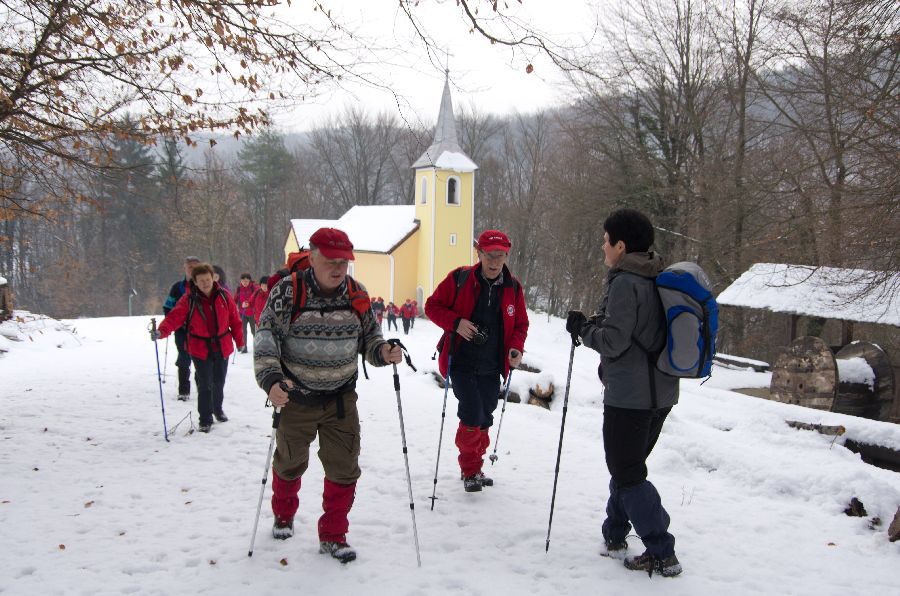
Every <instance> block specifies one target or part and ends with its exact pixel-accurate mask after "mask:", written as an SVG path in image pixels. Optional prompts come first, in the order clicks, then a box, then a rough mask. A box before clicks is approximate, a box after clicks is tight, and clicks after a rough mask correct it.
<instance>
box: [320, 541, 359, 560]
mask: <svg viewBox="0 0 900 596" xmlns="http://www.w3.org/2000/svg"><path fill="white" fill-rule="evenodd" d="M319 552H320V553H322V554H323V555H325V554H328V555H331V556H332V557H333V558H335V559H337V560H338V561H340V562H341V563H349V562H350V561H354V560H356V550H354V548H353V547H352V546H350V545H349V544H347V543H346V542H320V543H319Z"/></svg>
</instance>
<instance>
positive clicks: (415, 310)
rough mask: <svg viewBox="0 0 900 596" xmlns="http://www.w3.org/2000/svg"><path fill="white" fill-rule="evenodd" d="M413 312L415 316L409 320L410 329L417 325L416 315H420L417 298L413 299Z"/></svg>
mask: <svg viewBox="0 0 900 596" xmlns="http://www.w3.org/2000/svg"><path fill="white" fill-rule="evenodd" d="M412 312H413V316H412V318H411V319H410V320H409V328H410V329H412V328H413V327H415V326H416V317H418V316H419V303H418V302H416V301H415V300H413V301H412Z"/></svg>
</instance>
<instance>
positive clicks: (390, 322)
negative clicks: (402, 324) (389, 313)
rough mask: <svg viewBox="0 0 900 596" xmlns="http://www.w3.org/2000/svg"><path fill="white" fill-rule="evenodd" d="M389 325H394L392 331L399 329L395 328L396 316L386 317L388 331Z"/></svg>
mask: <svg viewBox="0 0 900 596" xmlns="http://www.w3.org/2000/svg"><path fill="white" fill-rule="evenodd" d="M391 325H393V326H394V331H399V329H397V317H388V331H390V330H391Z"/></svg>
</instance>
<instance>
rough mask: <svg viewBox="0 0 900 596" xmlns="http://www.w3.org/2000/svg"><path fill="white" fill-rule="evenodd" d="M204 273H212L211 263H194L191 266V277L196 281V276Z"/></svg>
mask: <svg viewBox="0 0 900 596" xmlns="http://www.w3.org/2000/svg"><path fill="white" fill-rule="evenodd" d="M204 273H206V274H208V275H212V274H213V268H212V265H210V264H209V263H200V264H199V265H194V266H193V267H192V268H191V279H192V280H194V281H197V277H198V276H200V275H203V274H204Z"/></svg>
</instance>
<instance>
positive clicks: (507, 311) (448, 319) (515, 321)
mask: <svg viewBox="0 0 900 596" xmlns="http://www.w3.org/2000/svg"><path fill="white" fill-rule="evenodd" d="M509 248H510V242H509V238H507V236H506V234H504V233H503V232H499V231H497V230H487V231H485V232H484V233H482V234H481V236H480V237H479V238H478V264H477V265H475V266H474V267H459V268H458V269H454V270H453V271H451V272H450V273H449V275H447V277H446V278H444V281H442V282H441V283H440V284H439V285H438V287H437V288H436V289H435V290H434V294H432V295H431V296H430V297H429V298H428V300H427V301H425V314H426V315H428V318H429V319H431V321H432V322H433V323H434V324H435V325H437V326H438V327H440V328H441V329H443V330H444V335H443V337H441V341H440V343H439V344H438V346H439V348H438V349H439V350H440V352H441V357H440V360H439V368H440V371H441V374H442V375H443V376H444V378H446V377H447V375H448V374H449V376H450V386H451V387H453V394H454V395H455V396H456V399H457V400H459V407H458V409H457V415H458V416H459V428H458V429H457V431H456V446H457V447H458V448H459V467H460V470H461V471H462V475H463V487H464V488H465V490H466V492H477V491H480V490H481V487H482V486H493V483H494V482H493V480H491V479H490V478H486V477H485V475H484V474H483V473H482V471H481V466H482V464H483V463H484V454H485V452H486V451H487V448H488V445H490V436H489V435H488V430H489V429H490V427H491V425H492V424H493V423H494V416H493V413H494V410H495V409H496V408H497V401H498V395H499V393H500V379H501V376H503V377H507V376H508V375H509V371H510V368H515V367H516V366H518V365H519V362H521V360H522V351H523V349H524V347H525V337H526V336H527V335H528V314H527V313H526V312H525V294H524V292H523V291H522V285H521V284H520V283H519V280H517V279H516V278H515V277H513V275H512V273H510V271H509V269H508V268H507V267H506V259H507V256H508V254H509ZM451 359H452V361H451Z"/></svg>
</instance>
